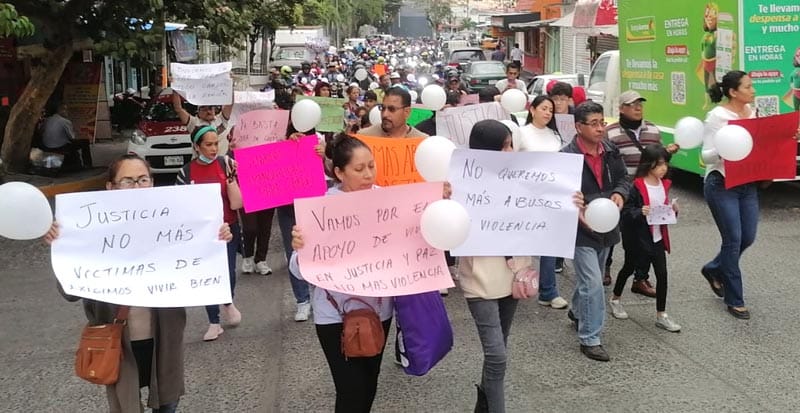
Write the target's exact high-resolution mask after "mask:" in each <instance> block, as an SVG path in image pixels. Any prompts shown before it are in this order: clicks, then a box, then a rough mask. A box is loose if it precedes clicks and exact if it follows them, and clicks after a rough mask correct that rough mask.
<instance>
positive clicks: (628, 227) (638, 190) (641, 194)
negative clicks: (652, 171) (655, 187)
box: [622, 178, 672, 252]
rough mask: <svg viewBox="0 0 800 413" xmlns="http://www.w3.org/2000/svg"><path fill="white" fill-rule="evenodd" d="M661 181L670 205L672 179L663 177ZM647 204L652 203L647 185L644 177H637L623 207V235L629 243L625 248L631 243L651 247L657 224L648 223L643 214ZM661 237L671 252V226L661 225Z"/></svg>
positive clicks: (667, 249)
mask: <svg viewBox="0 0 800 413" xmlns="http://www.w3.org/2000/svg"><path fill="white" fill-rule="evenodd" d="M661 183H662V185H663V186H664V193H665V200H664V204H665V205H669V203H670V200H669V188H670V186H672V181H670V180H669V179H662V180H661ZM646 205H650V195H649V194H648V193H647V186H646V185H645V182H644V178H636V179H634V180H633V188H632V189H631V192H630V195H629V196H628V199H627V200H626V201H625V206H624V207H623V209H622V237H623V243H624V244H625V245H627V246H626V247H625V248H628V246H632V244H631V243H636V244H638V245H637V247H639V248H642V249H644V250H649V249H650V248H649V245H651V244H652V242H653V231H655V227H656V226H655V225H647V217H645V216H644V215H643V214H642V207H643V206H646ZM644 228H647V229H649V231H645V230H644ZM661 238H662V239H663V241H664V250H666V251H667V252H670V242H669V228H668V226H667V225H661Z"/></svg>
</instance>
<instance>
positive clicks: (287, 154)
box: [233, 135, 327, 213]
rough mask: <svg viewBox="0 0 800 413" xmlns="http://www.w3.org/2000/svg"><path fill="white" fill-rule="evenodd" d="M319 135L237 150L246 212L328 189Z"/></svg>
mask: <svg viewBox="0 0 800 413" xmlns="http://www.w3.org/2000/svg"><path fill="white" fill-rule="evenodd" d="M318 143H319V140H318V139H317V136H316V135H310V136H305V137H302V138H300V139H298V140H297V141H290V140H287V141H280V142H275V143H269V144H266V145H258V146H251V147H249V148H243V149H236V150H234V152H233V153H234V157H235V158H236V161H237V162H238V164H239V166H238V175H239V187H240V188H241V190H242V202H243V203H244V210H245V212H248V213H250V212H255V211H261V210H264V209H269V208H274V207H277V206H281V205H288V204H291V203H292V202H294V200H295V199H297V198H303V197H310V196H319V195H322V194H324V193H325V191H326V190H327V185H326V183H325V170H324V166H323V163H322V159H320V157H319V155H317V153H316V152H315V151H314V147H315V146H317V144H318Z"/></svg>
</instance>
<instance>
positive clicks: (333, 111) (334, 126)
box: [297, 96, 345, 132]
mask: <svg viewBox="0 0 800 413" xmlns="http://www.w3.org/2000/svg"><path fill="white" fill-rule="evenodd" d="M303 99H311V100H313V101H314V102H317V104H318V105H319V107H320V109H322V120H321V121H320V122H319V125H317V128H316V129H317V132H341V131H342V130H343V129H344V108H343V107H342V105H343V104H344V103H345V102H344V99H340V98H325V97H319V96H298V97H297V100H303Z"/></svg>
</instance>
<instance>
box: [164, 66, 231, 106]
mask: <svg viewBox="0 0 800 413" xmlns="http://www.w3.org/2000/svg"><path fill="white" fill-rule="evenodd" d="M172 89H173V90H175V91H176V92H178V93H179V94H180V95H181V96H183V98H184V99H186V100H188V101H189V103H191V104H193V105H197V106H217V105H230V104H232V103H233V79H231V77H230V75H228V74H227V73H226V74H221V75H218V76H215V77H210V78H205V79H184V78H173V79H172Z"/></svg>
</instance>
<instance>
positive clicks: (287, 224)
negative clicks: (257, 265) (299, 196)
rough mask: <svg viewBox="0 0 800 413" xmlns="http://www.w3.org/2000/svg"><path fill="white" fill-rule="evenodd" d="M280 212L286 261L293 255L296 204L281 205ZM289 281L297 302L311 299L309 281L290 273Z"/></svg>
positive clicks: (279, 219) (278, 211)
mask: <svg viewBox="0 0 800 413" xmlns="http://www.w3.org/2000/svg"><path fill="white" fill-rule="evenodd" d="M276 212H277V214H278V226H279V227H280V228H281V241H283V251H284V252H285V253H286V262H287V263H288V262H289V260H290V259H291V257H292V227H294V226H295V224H296V222H297V221H296V219H295V217H294V204H289V205H284V206H280V207H278V208H277V210H276ZM289 282H290V283H291V284H292V293H294V299H295V301H297V303H298V304H299V303H305V302H308V301H309V300H311V294H310V293H309V292H308V283H307V282H305V281H304V280H300V279H298V278H297V277H294V276H292V274H291V273H289Z"/></svg>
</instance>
